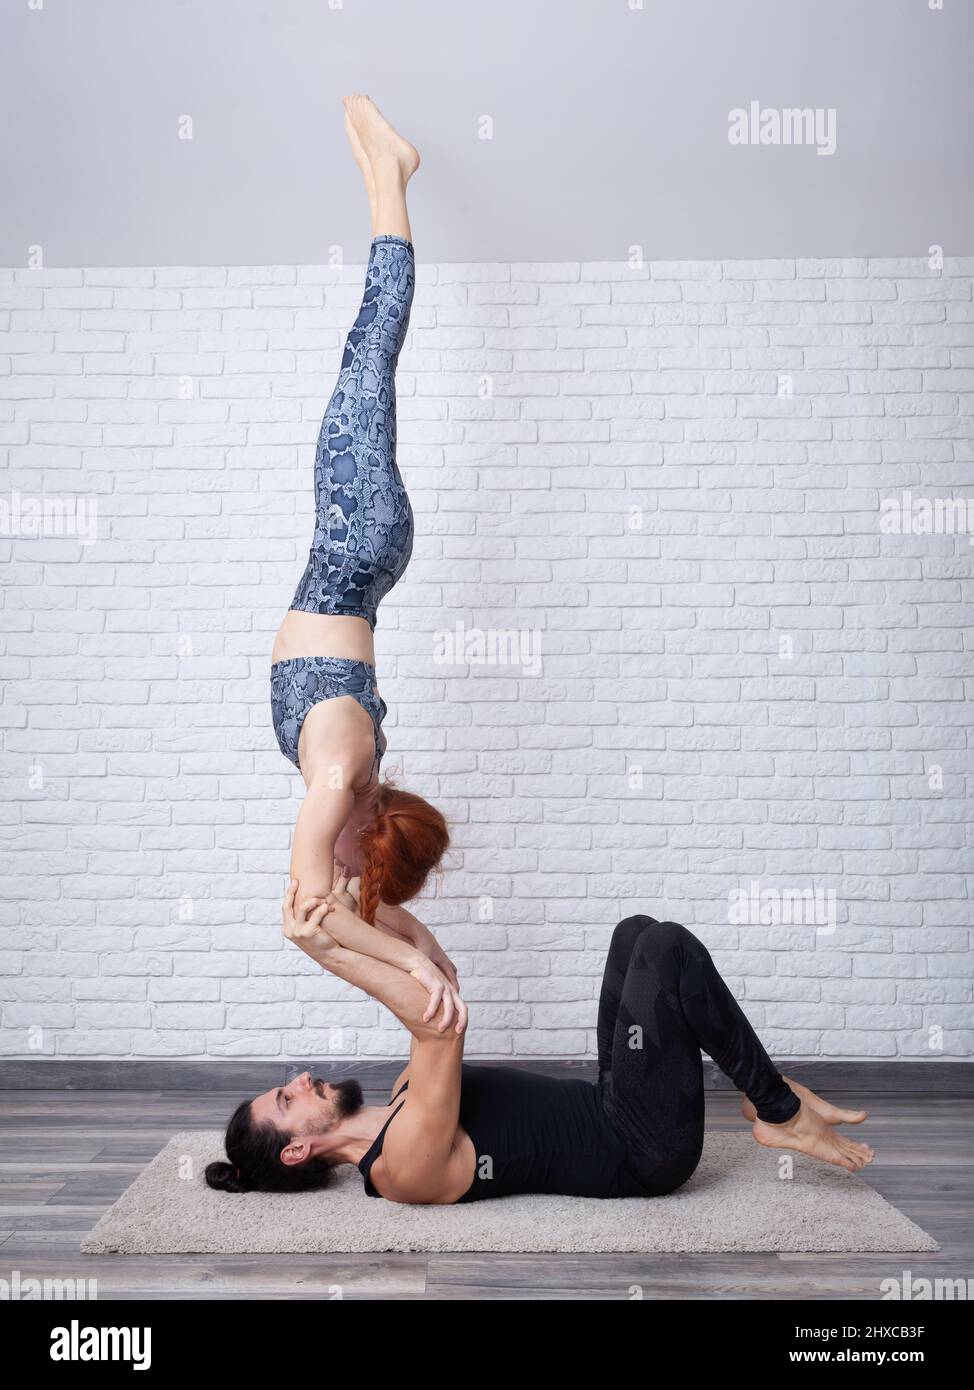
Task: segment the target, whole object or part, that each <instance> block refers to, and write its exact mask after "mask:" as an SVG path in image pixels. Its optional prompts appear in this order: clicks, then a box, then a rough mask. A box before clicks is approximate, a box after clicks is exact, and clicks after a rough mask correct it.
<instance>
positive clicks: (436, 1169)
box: [284, 887, 466, 1203]
mask: <svg viewBox="0 0 974 1390" xmlns="http://www.w3.org/2000/svg"><path fill="white" fill-rule="evenodd" d="M294 898H295V889H294V888H293V887H292V889H291V890H289V893H288V895H287V897H286V898H285V907H284V934H285V936H287V937H288V939H289V940H291V941H294V942H295V944H296V945H298V946H300V947H301V949H302V951H304V952H305V954H306V955H308V956H310V957H311V959H312V960H314V961H317V962H318V964H319V965H321V966H322V967H323V969H325V970H328V971H330V972H331V973H332V974H333V975H337V976H338V977H339V978H340V979H342V980H347V981H348V983H349V984H352V985H355V986H356V987H357V988H359V989H362V990H365V992H366V993H367V994H369V995H371V996H372V998H373V999H377V1000H378V1001H379V1002H380V1003H382V1004H385V1006H386V1008H387V1009H390V1010H391V1012H392V1013H394V1014H395V1016H396V1018H398V1019H399V1022H400V1023H402V1024H403V1026H404V1027H405V1028H408V1029H409V1032H410V1033H411V1034H412V1039H413V1042H412V1050H411V1054H410V1061H409V1091H408V1093H407V1097H406V1103H405V1104H404V1106H403V1110H402V1114H401V1115H400V1117H399V1119H398V1120H397V1122H396V1124H395V1125H394V1126H392V1127H391V1128H390V1130H389V1136H388V1138H387V1140H386V1143H385V1146H384V1148H383V1152H382V1155H381V1156H380V1159H379V1161H378V1162H377V1164H376V1165H375V1167H374V1169H373V1179H376V1178H378V1179H379V1181H380V1182H381V1183H382V1187H381V1189H380V1190H381V1191H382V1195H383V1196H384V1197H388V1198H389V1200H390V1201H401V1202H431V1203H433V1202H440V1201H452V1200H454V1198H453V1197H451V1196H449V1195H444V1194H448V1193H449V1191H450V1190H451V1188H450V1184H451V1180H452V1181H454V1182H455V1173H454V1174H451V1171H450V1169H451V1161H453V1160H455V1159H456V1158H457V1149H456V1140H457V1129H458V1126H459V1121H460V1078H461V1070H460V1068H461V1064H462V1061H463V1031H462V1028H465V1027H466V1011H465V1010H464V1012H463V1016H462V1018H461V1020H460V1021H459V1022H458V1024H457V1029H448V1030H446V1031H443V1030H442V1029H441V1028H440V1027H437V1025H436V1024H435V1022H434V1021H433V1020H432V1019H427V1018H426V1014H427V1012H428V1003H429V1001H428V997H427V994H426V991H425V990H424V989H423V987H422V985H421V984H420V983H419V982H418V981H417V980H415V979H413V977H412V976H411V975H406V974H404V973H403V972H402V971H401V970H397V969H396V967H395V966H391V965H388V964H387V963H386V962H385V961H380V960H375V959H374V958H373V957H371V956H362V955H359V954H358V952H356V951H349V950H348V949H347V948H346V947H344V946H340V945H338V943H337V942H336V941H335V940H334V938H333V937H331V936H329V934H328V926H327V922H328V918H329V915H330V914H329V912H328V908H329V907H330V906H331V905H330V904H328V903H324V904H321V905H320V906H319V907H317V908H314V909H312V910H310V911H308V912H303V911H301V910H300V909H299V910H298V911H297V913H296V914H295V903H294ZM332 911H334V908H332ZM322 924H324V925H322ZM461 1024H462V1028H461Z"/></svg>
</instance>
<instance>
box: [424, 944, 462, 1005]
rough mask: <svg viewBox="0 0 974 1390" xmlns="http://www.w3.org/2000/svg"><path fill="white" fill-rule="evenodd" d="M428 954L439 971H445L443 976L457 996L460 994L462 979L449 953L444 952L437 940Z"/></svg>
mask: <svg viewBox="0 0 974 1390" xmlns="http://www.w3.org/2000/svg"><path fill="white" fill-rule="evenodd" d="M426 954H427V955H428V956H429V958H430V960H431V961H432V962H433V964H434V965H435V966H436V968H437V969H438V970H442V971H443V974H444V975H445V976H446V978H447V979H448V980H449V982H450V984H451V985H452V986H453V988H454V990H455V991H456V992H457V994H459V992H460V977H459V975H458V974H457V968H456V966H455V965H454V964H453V961H452V960H451V959H450V957H449V956H448V955H447V953H446V952H445V951H444V949H443V947H442V946H441V945H440V943H439V942H438V941H437V940H436V939H435V938H434V939H433V945H432V946H431V948H430V949H429V950H428V951H427V952H426Z"/></svg>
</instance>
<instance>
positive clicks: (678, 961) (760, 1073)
mask: <svg viewBox="0 0 974 1390" xmlns="http://www.w3.org/2000/svg"><path fill="white" fill-rule="evenodd" d="M629 920H630V921H633V920H635V921H639V920H640V919H638V918H637V919H629ZM620 925H622V926H627V924H620ZM632 930H634V929H633V928H628V929H627V933H626V935H628V932H629V931H632ZM624 939H625V937H623V938H621V940H624ZM701 1049H703V1051H704V1052H706V1053H707V1054H708V1055H709V1056H710V1057H712V1058H713V1059H714V1061H715V1062H716V1063H717V1065H718V1066H719V1067H720V1069H721V1070H722V1071H723V1072H726V1074H727V1075H728V1076H729V1077H730V1078H731V1080H732V1081H733V1082H734V1084H735V1086H737V1088H738V1090H740V1091H743V1092H744V1093H745V1095H747V1096H749V1097H750V1099H751V1100H752V1102H753V1103H754V1105H755V1107H756V1110H757V1113H758V1115H759V1117H760V1118H761V1119H762V1120H763V1121H765V1122H767V1123H769V1124H783V1123H785V1122H786V1121H788V1120H790V1119H792V1118H793V1117H794V1115H795V1114H796V1112H797V1111H798V1110H799V1108H800V1101H799V1099H798V1097H797V1096H796V1095H795V1094H794V1093H793V1092H792V1091H791V1089H790V1088H789V1086H788V1085H787V1083H786V1082H785V1081H784V1080H783V1078H782V1077H781V1075H780V1073H779V1072H778V1071H777V1069H776V1067H775V1066H774V1064H773V1063H772V1061H771V1059H770V1057H769V1056H768V1054H767V1052H765V1050H764V1047H763V1046H762V1045H761V1041H760V1039H759V1038H758V1036H757V1034H756V1033H755V1032H754V1029H753V1028H752V1027H751V1025H750V1024H749V1023H748V1021H747V1019H746V1018H745V1016H744V1014H743V1012H742V1010H741V1008H740V1005H739V1004H738V1003H737V1000H736V999H735V998H734V996H733V995H732V994H731V992H730V990H729V989H728V988H727V985H726V984H725V983H724V981H723V979H721V977H720V975H719V973H718V971H717V968H716V966H715V965H714V963H713V961H712V959H711V957H710V952H709V951H708V950H707V948H706V947H705V946H704V945H703V943H702V942H700V941H698V940H697V938H696V937H695V936H694V935H693V934H692V932H689V931H687V929H686V928H685V927H681V926H680V925H678V924H677V923H676V922H654V921H652V919H645V920H644V924H643V926H642V929H641V930H639V931H638V933H637V935H636V940H635V942H634V943H632V944H631V951H630V958H629V965H628V968H627V970H626V975H625V979H624V981H623V985H622V991H621V995H620V997H619V1003H618V1009H617V1012H616V1019H615V1026H614V1032H613V1040H612V1055H611V1068H610V1081H609V1087H608V1092H607V1097H606V1110H607V1112H608V1113H609V1115H610V1117H611V1118H612V1119H613V1121H614V1122H615V1123H616V1125H617V1127H618V1128H619V1129H620V1130H621V1131H622V1132H623V1133H624V1135H625V1137H626V1139H627V1141H628V1142H629V1143H630V1145H631V1149H632V1158H633V1162H634V1165H635V1167H636V1168H637V1171H639V1172H640V1174H641V1176H642V1177H643V1180H644V1181H645V1182H646V1183H647V1186H648V1187H649V1189H650V1190H654V1191H660V1192H668V1191H672V1190H673V1188H674V1187H676V1186H679V1185H680V1183H682V1182H685V1181H686V1179H687V1178H688V1177H689V1176H690V1174H691V1173H692V1172H693V1170H694V1168H695V1167H696V1165H697V1163H698V1162H699V1159H700V1153H701V1151H702V1148H703V1128H704V1094H703V1066H702V1063H701V1058H700V1052H701Z"/></svg>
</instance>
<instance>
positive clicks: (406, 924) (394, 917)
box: [375, 902, 460, 989]
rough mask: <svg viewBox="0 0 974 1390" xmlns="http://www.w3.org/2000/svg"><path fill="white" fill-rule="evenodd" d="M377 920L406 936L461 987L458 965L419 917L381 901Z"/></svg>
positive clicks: (377, 922) (378, 922) (453, 982)
mask: <svg viewBox="0 0 974 1390" xmlns="http://www.w3.org/2000/svg"><path fill="white" fill-rule="evenodd" d="M375 920H376V925H377V926H382V927H386V928H388V930H389V931H394V932H396V933H397V934H398V935H399V936H402V937H405V939H406V940H407V941H411V942H412V944H413V945H414V946H415V947H416V949H417V950H418V951H422V953H423V955H424V956H426V957H427V958H428V959H429V960H431V961H432V962H433V964H434V965H436V966H438V967H439V969H440V970H442V971H443V974H444V975H445V976H446V977H447V979H448V980H449V981H450V982H451V984H452V985H453V986H454V988H457V989H458V988H459V986H460V981H459V977H458V975H457V968H456V966H455V965H454V963H453V961H452V960H451V959H450V957H449V956H448V955H447V954H446V952H445V951H444V950H443V947H442V946H441V945H440V943H439V942H438V941H437V939H436V937H435V936H434V935H433V933H432V932H431V931H430V929H429V927H427V926H425V925H424V924H423V923H422V922H421V921H420V920H419V918H418V917H414V916H413V914H412V913H411V912H409V911H407V909H406V908H404V907H401V906H400V907H390V906H389V905H388V903H382V902H380V903H379V906H378V908H377V909H376V914H375Z"/></svg>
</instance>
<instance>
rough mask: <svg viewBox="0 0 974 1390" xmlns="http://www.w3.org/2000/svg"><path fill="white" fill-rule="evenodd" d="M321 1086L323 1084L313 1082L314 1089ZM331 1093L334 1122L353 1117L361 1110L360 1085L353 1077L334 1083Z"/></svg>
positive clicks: (363, 1100) (362, 1099) (362, 1100)
mask: <svg viewBox="0 0 974 1390" xmlns="http://www.w3.org/2000/svg"><path fill="white" fill-rule="evenodd" d="M323 1085H324V1083H323V1082H318V1081H316V1082H315V1086H316V1087H318V1086H323ZM332 1091H333V1095H332V1100H333V1102H334V1105H335V1119H336V1120H345V1119H347V1118H348V1116H349V1115H354V1114H355V1113H356V1112H357V1111H359V1110H361V1109H362V1106H363V1104H364V1103H365V1098H364V1096H363V1095H362V1086H361V1083H360V1082H358V1081H356V1080H355V1079H354V1077H349V1078H348V1079H347V1080H346V1081H337V1082H335V1083H334V1084H333V1085H332ZM319 1094H320V1091H319Z"/></svg>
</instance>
